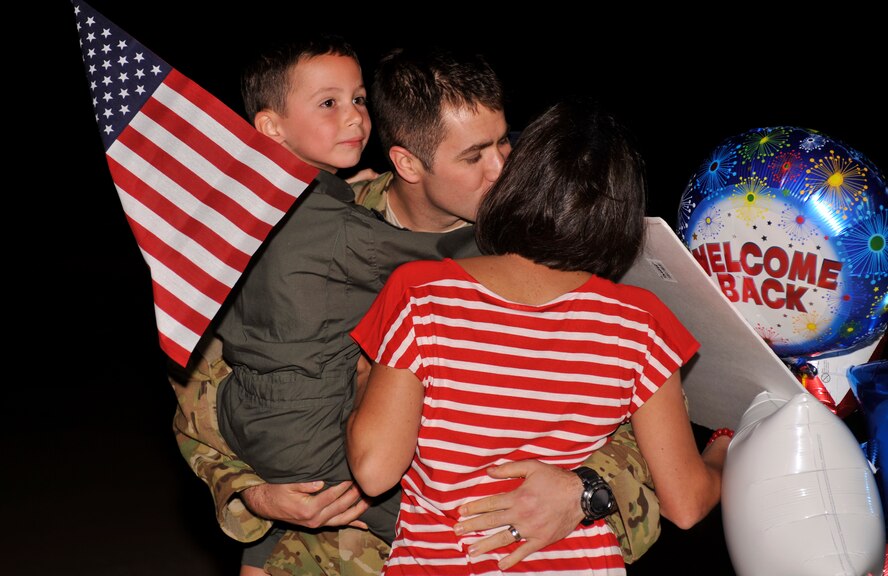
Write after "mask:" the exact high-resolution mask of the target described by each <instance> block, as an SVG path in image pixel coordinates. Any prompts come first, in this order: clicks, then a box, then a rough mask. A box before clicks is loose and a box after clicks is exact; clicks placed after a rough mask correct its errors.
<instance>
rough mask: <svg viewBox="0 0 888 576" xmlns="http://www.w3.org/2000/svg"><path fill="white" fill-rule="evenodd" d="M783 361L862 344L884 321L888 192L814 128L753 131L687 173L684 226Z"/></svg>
mask: <svg viewBox="0 0 888 576" xmlns="http://www.w3.org/2000/svg"><path fill="white" fill-rule="evenodd" d="M676 232H677V234H678V236H679V238H681V240H682V241H683V242H684V243H685V245H686V246H687V247H688V248H689V249H690V250H691V252H692V253H693V255H694V257H695V258H696V260H697V261H698V262H699V263H700V265H701V266H702V267H703V269H704V270H705V271H706V272H707V273H708V274H709V275H710V277H711V278H712V279H713V281H714V282H715V283H716V284H717V285H718V286H719V287H720V288H721V291H722V293H723V294H724V295H725V296H726V297H727V298H728V299H729V300H730V301H731V302H732V303H733V304H734V305H735V306H736V307H737V309H738V311H739V312H740V313H741V314H742V315H743V317H744V318H745V319H746V320H747V322H749V323H750V325H752V327H753V328H754V329H755V330H756V331H757V332H758V333H759V335H760V336H761V337H762V338H763V339H764V340H765V341H766V342H767V343H768V344H769V345H770V346H771V348H772V349H773V350H774V352H775V353H776V354H777V355H778V356H779V357H781V358H810V357H814V356H817V355H820V354H825V353H840V352H841V351H843V350H850V349H853V348H857V347H860V346H865V345H867V344H869V343H872V342H874V341H875V340H876V339H878V338H879V337H881V335H882V334H883V333H884V332H885V328H886V325H888V246H886V244H888V188H886V181H885V179H884V177H883V176H882V174H881V172H880V171H879V169H878V168H877V167H876V166H875V165H874V164H873V163H872V162H871V161H870V160H869V159H868V158H867V157H866V156H864V155H863V154H862V153H860V152H858V151H857V150H854V149H853V148H850V147H848V146H847V145H845V144H843V143H842V142H840V141H837V140H834V139H832V138H830V137H829V136H827V135H826V134H823V133H821V132H818V131H816V130H810V129H803V128H797V127H791V126H778V127H771V128H756V129H753V130H749V131H748V132H745V133H743V134H740V135H738V136H735V137H732V138H728V139H727V140H725V141H724V142H722V143H721V144H720V145H719V146H717V147H716V148H715V149H714V150H713V151H712V152H711V154H710V155H709V157H708V158H706V159H705V160H704V161H703V162H702V163H701V164H700V166H699V168H698V170H697V171H696V173H695V174H694V175H693V176H692V177H691V179H690V181H689V182H688V184H687V187H686V188H685V191H684V194H683V195H682V198H681V203H680V206H679V214H678V224H677V230H676Z"/></svg>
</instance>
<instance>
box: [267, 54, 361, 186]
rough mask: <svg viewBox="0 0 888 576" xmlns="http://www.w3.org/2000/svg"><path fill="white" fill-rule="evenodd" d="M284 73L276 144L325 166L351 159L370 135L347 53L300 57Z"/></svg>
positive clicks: (357, 76)
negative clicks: (287, 86)
mask: <svg viewBox="0 0 888 576" xmlns="http://www.w3.org/2000/svg"><path fill="white" fill-rule="evenodd" d="M290 75H291V76H290V81H291V86H292V88H291V90H290V93H289V94H288V95H287V115H286V117H282V118H281V117H279V119H278V122H279V124H278V128H279V130H280V133H281V135H282V136H283V141H282V142H281V144H283V145H284V146H285V147H287V148H288V149H289V150H290V151H291V152H293V153H294V154H296V156H298V157H299V158H301V159H302V160H304V161H305V162H307V163H309V164H311V165H312V166H315V167H317V168H321V169H323V170H327V171H328V172H334V173H335V172H336V171H337V169H340V168H351V167H352V166H354V165H356V164H357V163H358V161H359V160H360V159H361V153H362V152H363V151H364V146H366V145H367V139H368V138H369V137H370V116H369V114H368V112H367V102H366V100H367V91H366V89H365V88H364V80H363V78H362V76H361V68H360V67H359V66H358V63H357V62H355V61H354V59H353V58H349V57H347V56H334V55H329V54H327V55H323V56H314V57H312V58H307V59H302V60H300V61H299V63H298V64H297V65H296V66H295V67H293V69H292V70H291V71H290Z"/></svg>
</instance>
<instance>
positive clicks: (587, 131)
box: [475, 98, 647, 280]
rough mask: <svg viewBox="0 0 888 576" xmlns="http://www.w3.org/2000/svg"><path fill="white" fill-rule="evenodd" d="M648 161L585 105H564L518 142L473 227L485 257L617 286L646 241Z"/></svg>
mask: <svg viewBox="0 0 888 576" xmlns="http://www.w3.org/2000/svg"><path fill="white" fill-rule="evenodd" d="M644 172H645V168H644V161H643V160H642V157H641V155H640V154H639V152H638V151H637V150H636V148H635V146H634V144H633V143H632V138H631V135H630V134H629V132H628V130H627V129H626V128H625V127H624V126H623V125H622V124H621V123H620V122H618V121H617V119H616V118H615V117H614V116H612V115H611V114H609V113H607V112H605V111H603V110H601V109H600V108H599V107H598V105H597V104H595V103H594V102H592V101H590V100H588V99H579V98H573V99H568V100H565V101H562V102H560V103H558V104H556V105H554V106H552V107H551V108H549V109H548V110H547V111H546V112H545V113H543V114H542V116H540V117H539V118H538V119H537V120H535V121H534V122H533V123H532V124H531V125H530V126H529V127H528V128H527V129H526V130H525V131H524V132H523V133H522V134H521V136H520V138H519V139H518V142H517V144H516V146H515V149H514V150H513V151H512V154H511V155H510V156H509V158H508V160H507V161H506V164H505V167H504V168H503V173H502V175H501V176H500V179H499V180H498V181H497V182H496V183H495V184H494V185H493V187H492V188H491V189H490V191H489V192H488V193H487V194H486V195H485V196H484V198H483V199H482V201H481V206H480V208H479V209H478V219H477V220H476V222H475V237H476V240H477V242H478V247H479V248H480V249H481V252H482V253H485V254H518V255H520V256H523V257H525V258H528V259H530V260H532V261H533V262H536V263H538V264H543V265H545V266H548V267H550V268H554V269H557V270H584V271H587V272H591V273H593V274H595V275H597V276H600V277H603V278H607V279H610V280H618V279H619V278H620V277H621V276H622V275H623V274H624V273H625V272H626V271H627V270H628V269H629V267H630V266H631V265H632V263H633V262H634V261H635V258H636V257H637V255H638V253H639V251H640V250H641V247H642V246H643V243H644V215H645V195H646V186H647V185H646V179H645V174H644Z"/></svg>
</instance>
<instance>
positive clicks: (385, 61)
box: [370, 48, 504, 171]
mask: <svg viewBox="0 0 888 576" xmlns="http://www.w3.org/2000/svg"><path fill="white" fill-rule="evenodd" d="M370 106H371V109H372V110H373V122H374V126H375V127H376V132H377V134H378V136H379V141H380V143H381V144H382V149H383V151H384V152H385V154H386V156H388V151H389V149H391V147H392V146H403V147H404V148H406V149H407V150H409V151H410V152H412V153H413V155H414V156H416V157H417V158H419V160H420V161H421V162H422V163H423V166H424V167H425V169H426V170H429V171H431V169H432V165H433V164H434V161H435V152H436V151H437V149H438V146H439V145H440V144H441V142H442V141H443V140H444V136H445V134H444V126H443V120H442V114H443V113H444V111H445V110H447V109H454V110H462V109H468V110H471V111H473V112H477V110H478V107H479V106H484V107H485V108H488V109H490V110H494V111H502V110H503V107H504V95H503V86H502V83H501V82H500V79H499V77H498V76H497V75H496V73H495V72H494V71H493V69H492V68H491V67H490V65H489V64H488V63H487V61H486V60H485V59H484V57H482V56H481V55H479V54H471V55H458V54H457V53H455V52H448V51H444V50H441V49H431V50H415V49H403V48H399V49H396V50H393V51H391V52H389V53H388V54H386V55H385V56H384V57H383V58H382V59H381V60H380V62H379V64H378V65H377V67H376V70H375V74H374V77H373V85H372V86H371V88H370Z"/></svg>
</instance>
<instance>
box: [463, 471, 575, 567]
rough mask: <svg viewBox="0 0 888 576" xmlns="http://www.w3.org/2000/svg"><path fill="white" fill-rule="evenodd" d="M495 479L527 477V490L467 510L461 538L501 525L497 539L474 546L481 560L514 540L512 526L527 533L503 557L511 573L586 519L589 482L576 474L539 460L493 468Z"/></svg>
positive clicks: (486, 500)
mask: <svg viewBox="0 0 888 576" xmlns="http://www.w3.org/2000/svg"><path fill="white" fill-rule="evenodd" d="M487 474H488V475H490V476H491V477H493V478H522V477H523V478H524V482H522V483H521V486H519V487H518V488H516V489H515V490H513V491H511V492H507V493H505V494H498V495H496V496H488V497H487V498H481V499H480V500H475V501H474V502H470V503H468V504H465V505H464V506H461V507H460V509H459V513H460V515H461V516H462V517H463V518H466V517H470V516H473V515H475V514H477V515H478V516H475V517H474V518H467V519H465V520H462V521H460V522H459V523H458V524H456V525H455V526H454V531H455V532H456V533H457V534H468V533H469V532H475V531H479V530H487V529H490V528H496V527H498V526H501V527H502V528H503V529H502V530H501V531H499V532H497V533H496V534H494V535H493V536H488V537H487V538H484V539H483V540H479V541H478V542H475V543H474V544H473V545H472V546H471V547H470V548H469V554H470V555H471V556H477V555H479V554H483V553H485V552H489V551H491V550H494V549H496V548H500V547H502V546H507V545H509V544H511V543H512V542H514V541H515V540H514V538H513V537H512V535H511V534H510V533H509V529H508V527H509V526H514V527H515V528H516V529H517V530H518V531H519V532H520V534H521V537H522V544H521V546H519V547H518V548H517V549H516V550H515V551H514V552H512V553H511V554H509V555H508V556H506V557H505V558H503V559H502V560H501V561H500V563H499V567H500V569H501V570H506V569H508V568H510V567H512V566H514V565H515V564H517V563H518V562H520V561H521V560H523V559H524V558H525V557H526V556H527V555H528V554H530V553H532V552H536V551H537V550H539V549H541V548H544V547H546V546H548V545H549V544H552V543H553V542H557V541H558V540H561V539H562V538H564V537H566V536H567V535H568V534H570V533H571V531H573V529H574V528H576V527H577V524H579V523H580V521H582V519H583V511H582V510H581V509H580V495H581V494H582V492H583V483H582V482H581V481H580V479H579V477H578V476H577V475H576V474H574V473H573V472H571V471H570V470H564V469H563V468H559V467H557V466H552V465H550V464H543V463H542V462H539V461H537V460H522V461H520V462H511V463H509V464H504V465H502V466H497V467H495V468H490V469H488V470H487Z"/></svg>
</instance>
